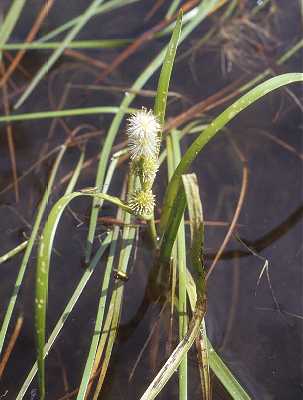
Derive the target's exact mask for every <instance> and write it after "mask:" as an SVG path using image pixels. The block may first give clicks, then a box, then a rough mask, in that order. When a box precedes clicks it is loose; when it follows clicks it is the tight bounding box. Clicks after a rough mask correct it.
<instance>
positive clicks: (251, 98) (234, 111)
mask: <svg viewBox="0 0 303 400" xmlns="http://www.w3.org/2000/svg"><path fill="white" fill-rule="evenodd" d="M300 81H303V74H302V73H289V74H284V75H279V76H276V77H274V78H271V79H269V80H267V81H266V82H263V83H261V84H260V85H258V86H257V87H255V88H254V89H252V90H251V91H249V92H248V93H246V94H245V95H244V96H242V97H241V98H240V99H239V100H237V101H235V102H234V103H233V104H232V105H231V106H229V107H228V108H227V109H226V110H225V111H224V112H223V113H221V114H220V115H219V116H218V117H217V118H215V120H214V121H213V122H212V123H211V124H209V126H208V127H207V128H206V129H205V130H204V131H203V132H202V133H201V134H200V135H199V136H198V138H197V139H196V140H195V141H194V142H193V143H192V145H191V146H190V147H189V148H188V149H187V151H186V153H185V154H184V156H183V158H182V160H181V162H180V163H179V165H178V167H177V169H176V171H175V173H174V176H173V178H172V179H171V181H170V183H169V185H168V187H167V190H166V193H165V198H164V206H163V210H162V215H161V221H160V228H161V231H162V232H164V231H165V230H166V229H170V228H167V223H168V221H169V216H170V214H171V210H172V208H173V204H174V202H175V201H176V199H177V194H178V191H179V189H180V187H181V176H182V174H185V173H186V172H187V170H188V168H189V167H190V165H191V163H192V162H193V161H194V160H195V158H196V157H197V155H198V154H199V153H200V151H201V150H202V149H203V148H204V146H205V145H206V144H207V143H208V142H209V141H210V140H211V139H212V138H213V137H214V136H215V135H216V134H217V133H218V132H220V130H222V128H223V127H224V126H225V125H226V124H227V123H228V122H230V121H231V120H232V119H233V118H234V117H235V116H236V115H238V114H239V113H240V112H241V111H243V110H244V109H245V108H247V107H248V106H249V105H251V104H252V103H254V102H255V101H257V100H259V99H260V98H262V97H263V96H265V95H266V94H268V93H270V92H272V91H273V90H275V89H278V88H280V87H282V86H284V85H287V84H290V83H293V82H300ZM180 191H182V190H180ZM174 213H175V209H174ZM166 235H167V233H166ZM168 236H169V235H168Z"/></svg>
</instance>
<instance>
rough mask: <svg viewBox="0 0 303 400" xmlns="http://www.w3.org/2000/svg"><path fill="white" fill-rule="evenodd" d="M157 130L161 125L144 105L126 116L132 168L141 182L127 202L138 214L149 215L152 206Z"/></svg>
mask: <svg viewBox="0 0 303 400" xmlns="http://www.w3.org/2000/svg"><path fill="white" fill-rule="evenodd" d="M160 130H161V125H160V124H159V122H158V120H157V118H156V117H155V116H154V114H153V112H152V111H151V110H149V111H147V110H146V108H144V107H142V109H141V110H139V111H137V112H136V113H134V114H132V115H131V116H130V118H129V119H128V127H127V135H128V149H129V154H130V159H131V171H132V172H133V173H134V175H136V176H138V177H139V179H140V183H141V190H138V191H136V192H134V193H132V194H131V195H130V196H129V199H128V204H129V206H130V207H131V209H132V210H133V212H134V213H135V214H137V215H148V214H151V213H152V212H153V209H154V205H155V200H154V195H153V193H152V190H151V188H152V184H153V182H154V179H155V177H156V173H157V171H158V167H159V163H158V154H159V148H160V139H159V133H160Z"/></svg>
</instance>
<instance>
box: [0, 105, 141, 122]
mask: <svg viewBox="0 0 303 400" xmlns="http://www.w3.org/2000/svg"><path fill="white" fill-rule="evenodd" d="M118 111H120V108H119V107H89V108H73V109H71V110H56V111H41V112H36V113H25V114H16V115H6V116H0V122H16V121H30V120H36V119H46V118H62V117H76V116H80V115H93V114H116V113H117V112H118ZM134 111H136V109H134V108H126V109H125V110H124V112H125V113H132V112H134Z"/></svg>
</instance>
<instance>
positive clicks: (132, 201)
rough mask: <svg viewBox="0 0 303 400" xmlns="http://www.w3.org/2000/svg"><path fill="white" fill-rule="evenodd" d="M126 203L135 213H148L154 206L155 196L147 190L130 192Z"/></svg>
mask: <svg viewBox="0 0 303 400" xmlns="http://www.w3.org/2000/svg"><path fill="white" fill-rule="evenodd" d="M128 205H129V206H130V208H131V209H132V211H133V212H134V213H135V214H136V215H150V214H151V213H152V212H153V210H154V206H155V196H154V195H153V192H152V191H151V190H150V189H149V190H139V191H136V192H134V193H132V194H131V195H130V196H129V199H128Z"/></svg>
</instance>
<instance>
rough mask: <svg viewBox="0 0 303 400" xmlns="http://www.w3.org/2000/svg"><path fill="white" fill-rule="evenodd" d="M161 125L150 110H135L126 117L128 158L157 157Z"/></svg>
mask: <svg viewBox="0 0 303 400" xmlns="http://www.w3.org/2000/svg"><path fill="white" fill-rule="evenodd" d="M160 129H161V126H160V124H159V122H158V121H157V118H156V117H155V116H154V114H153V113H152V111H151V110H149V111H147V110H146V108H144V107H142V110H140V111H137V112H135V113H134V114H132V115H131V116H130V118H129V119H128V127H127V135H128V148H129V152H130V158H131V159H132V160H135V159H140V158H141V157H153V158H157V154H158V150H159V136H158V133H159V132H160Z"/></svg>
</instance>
